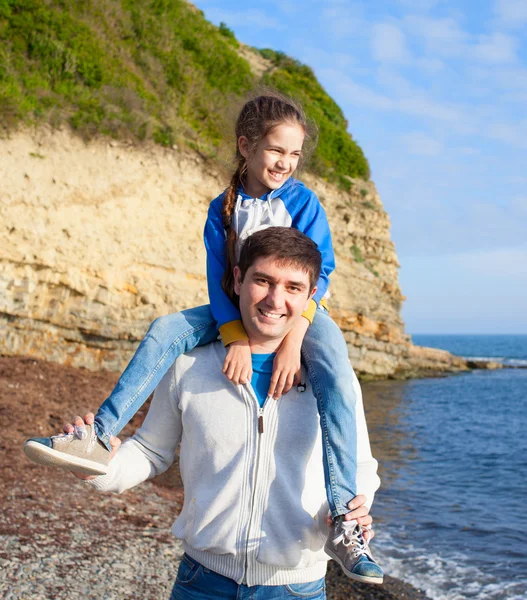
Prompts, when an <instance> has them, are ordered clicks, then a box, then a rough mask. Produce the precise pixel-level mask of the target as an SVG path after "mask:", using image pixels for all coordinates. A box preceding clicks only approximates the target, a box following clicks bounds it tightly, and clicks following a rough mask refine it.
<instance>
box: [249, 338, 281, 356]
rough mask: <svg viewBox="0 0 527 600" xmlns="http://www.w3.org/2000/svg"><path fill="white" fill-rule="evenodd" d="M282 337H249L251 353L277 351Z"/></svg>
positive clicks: (271, 352)
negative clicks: (271, 338)
mask: <svg viewBox="0 0 527 600" xmlns="http://www.w3.org/2000/svg"><path fill="white" fill-rule="evenodd" d="M282 341H283V338H282V339H279V340H254V339H251V338H249V346H250V348H251V354H273V353H274V352H277V351H278V348H280V344H281V343H282Z"/></svg>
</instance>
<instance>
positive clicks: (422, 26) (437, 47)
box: [403, 15, 468, 56]
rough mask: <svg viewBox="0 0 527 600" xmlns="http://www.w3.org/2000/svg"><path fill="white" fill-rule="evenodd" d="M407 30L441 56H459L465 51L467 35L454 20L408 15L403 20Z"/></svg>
mask: <svg viewBox="0 0 527 600" xmlns="http://www.w3.org/2000/svg"><path fill="white" fill-rule="evenodd" d="M403 22H404V24H405V26H406V28H407V29H408V30H409V31H410V32H411V33H413V34H414V35H415V36H417V37H421V38H422V39H423V41H424V43H425V46H426V47H427V48H428V49H429V50H430V51H432V52H433V53H436V54H439V55H441V56H452V55H453V56H457V55H458V54H459V53H460V52H461V51H462V49H463V47H464V45H465V43H466V41H467V37H468V36H467V34H466V33H465V32H464V31H463V30H462V29H461V27H460V25H459V23H458V22H457V21H456V20H455V19H453V18H450V17H448V18H440V19H437V18H433V17H427V16H421V15H408V16H406V17H405V18H404V19H403Z"/></svg>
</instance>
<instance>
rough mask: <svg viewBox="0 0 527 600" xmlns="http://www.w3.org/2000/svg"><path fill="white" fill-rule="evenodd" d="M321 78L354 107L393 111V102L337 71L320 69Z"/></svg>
mask: <svg viewBox="0 0 527 600" xmlns="http://www.w3.org/2000/svg"><path fill="white" fill-rule="evenodd" d="M320 74H321V77H323V78H324V79H325V80H326V81H330V82H331V84H332V87H333V88H334V89H335V90H337V91H338V92H340V93H341V94H342V95H343V99H344V100H346V101H347V102H349V103H350V104H353V105H355V106H365V107H368V108H373V109H376V110H393V108H394V101H393V100H392V99H391V98H388V97H387V96H385V95H383V94H379V93H377V92H375V91H373V90H372V89H370V88H368V87H366V86H363V85H360V84H358V83H356V82H355V81H353V79H352V78H351V77H349V76H347V75H345V74H344V73H342V72H341V71H338V70H337V69H329V68H328V69H321V70H320Z"/></svg>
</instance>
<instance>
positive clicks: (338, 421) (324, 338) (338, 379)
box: [95, 305, 357, 517]
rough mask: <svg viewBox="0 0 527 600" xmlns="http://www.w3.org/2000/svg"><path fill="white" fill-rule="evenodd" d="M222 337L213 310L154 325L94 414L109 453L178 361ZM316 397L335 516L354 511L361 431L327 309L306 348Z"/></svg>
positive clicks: (349, 373) (340, 343)
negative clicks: (115, 438)
mask: <svg viewBox="0 0 527 600" xmlns="http://www.w3.org/2000/svg"><path fill="white" fill-rule="evenodd" d="M217 336H218V331H217V329H216V322H215V320H214V318H213V317H212V313H211V312H210V308H209V306H208V305H207V306H198V307H197V308H192V309H189V310H184V311H182V312H180V313H175V314H172V315H167V316H165V317H159V318H158V319H156V320H155V321H154V322H153V323H152V325H151V326H150V328H149V330H148V332H147V333H146V335H145V337H144V339H143V341H142V342H141V344H140V345H139V347H138V349H137V351H136V353H135V354H134V356H133V358H132V360H131V361H130V363H129V365H128V366H127V367H126V370H125V371H124V373H123V374H122V375H121V378H120V379H119V381H118V382H117V385H116V386H115V389H114V390H113V392H112V393H111V395H110V396H109V397H108V398H107V399H106V400H105V401H104V403H103V404H102V405H101V407H100V409H99V411H98V412H97V415H96V416H95V430H96V432H97V436H98V437H99V439H100V440H101V441H102V442H103V443H104V444H105V445H106V447H107V448H108V449H110V437H111V436H112V435H118V434H119V432H120V431H121V430H122V429H123V427H124V426H125V425H126V424H127V423H128V422H129V421H130V420H131V418H132V417H133V416H134V414H135V413H136V412H137V411H138V410H139V408H140V407H141V406H142V405H143V404H144V402H145V401H146V399H147V398H148V396H149V395H150V394H151V393H152V392H153V391H154V389H155V388H156V387H157V385H158V383H159V382H160V381H161V379H162V378H163V376H164V375H165V373H166V372H167V371H168V369H169V368H170V366H171V365H172V363H173V362H174V361H175V359H176V358H177V357H178V356H180V355H181V354H184V353H185V352H189V351H190V350H192V349H193V348H196V347H197V346H202V345H204V344H208V343H210V342H212V341H214V340H215V339H216V338H217ZM302 358H303V361H304V364H305V365H306V368H307V371H308V374H309V379H310V381H311V385H312V387H313V392H314V394H315V396H316V398H317V404H318V412H319V415H320V424H321V428H322V439H323V449H324V476H325V485H326V494H327V498H328V502H329V507H330V510H331V514H332V515H333V517H336V516H337V515H343V514H346V513H347V512H349V509H348V508H347V503H348V502H349V501H350V500H351V499H352V498H353V497H354V496H355V495H356V472H357V428H356V419H355V409H356V400H357V399H356V397H355V392H354V388H353V380H354V378H355V373H354V372H353V368H352V366H351V364H350V362H349V359H348V350H347V347H346V342H345V340H344V337H343V336H342V332H341V331H340V329H339V328H338V326H337V325H336V323H335V322H334V321H333V320H332V319H331V318H330V317H329V315H328V313H327V311H325V309H322V308H321V309H319V310H317V313H316V316H315V319H314V320H313V323H312V325H311V326H310V327H309V329H308V330H307V333H306V336H305V338H304V343H303V345H302Z"/></svg>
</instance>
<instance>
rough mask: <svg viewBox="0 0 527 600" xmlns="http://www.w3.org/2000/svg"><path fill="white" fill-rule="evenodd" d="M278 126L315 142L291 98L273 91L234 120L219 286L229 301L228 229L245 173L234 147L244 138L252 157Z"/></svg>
mask: <svg viewBox="0 0 527 600" xmlns="http://www.w3.org/2000/svg"><path fill="white" fill-rule="evenodd" d="M282 123H293V124H298V125H300V126H301V127H302V128H303V130H304V133H305V138H304V144H305V143H306V142H309V141H312V142H313V143H312V144H311V145H312V146H313V147H314V145H315V143H316V142H315V141H314V140H315V138H316V132H315V128H314V126H313V125H312V124H311V123H310V122H308V120H307V118H306V116H305V114H304V111H303V109H302V107H301V106H300V105H299V104H297V103H296V102H295V101H294V100H292V99H291V98H288V97H287V96H283V95H282V94H280V93H279V92H276V91H275V90H265V92H264V93H263V94H262V95H259V96H256V97H254V98H252V99H250V100H248V101H247V102H246V103H245V104H244V105H243V108H242V109H241V111H240V114H239V115H238V118H237V120H236V127H235V134H236V156H235V161H236V170H235V171H234V175H233V176H232V178H231V182H230V184H229V187H228V188H227V190H226V192H225V197H224V199H223V206H222V216H223V226H224V228H225V231H226V232H227V239H226V242H225V245H226V248H225V250H226V252H225V255H226V269H225V273H224V275H223V280H222V286H223V289H224V290H225V292H226V293H227V294H228V295H229V296H230V297H231V298H232V297H233V295H234V289H233V288H234V276H233V269H234V266H235V265H236V232H235V231H234V229H233V228H232V215H233V212H234V206H235V204H236V197H237V192H238V188H239V187H240V185H241V184H242V183H243V180H244V177H245V174H246V171H247V163H246V161H245V158H244V157H243V156H242V154H241V152H240V149H239V147H238V139H239V138H240V137H241V136H245V137H246V138H247V140H248V142H249V152H250V153H251V154H252V153H253V152H254V151H255V150H256V147H257V146H258V144H259V143H260V142H261V140H262V139H263V138H264V137H265V136H266V135H268V134H269V133H270V132H271V131H272V130H273V129H274V128H275V127H277V126H278V125H281V124H282ZM303 155H304V153H303Z"/></svg>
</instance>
